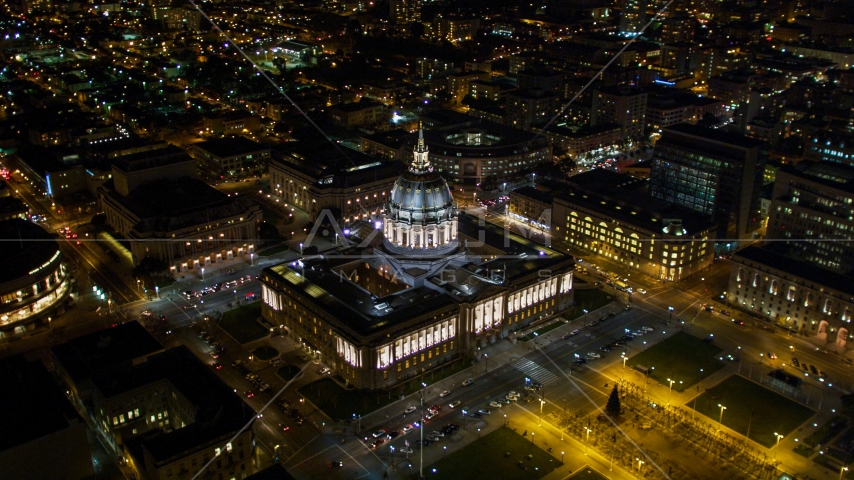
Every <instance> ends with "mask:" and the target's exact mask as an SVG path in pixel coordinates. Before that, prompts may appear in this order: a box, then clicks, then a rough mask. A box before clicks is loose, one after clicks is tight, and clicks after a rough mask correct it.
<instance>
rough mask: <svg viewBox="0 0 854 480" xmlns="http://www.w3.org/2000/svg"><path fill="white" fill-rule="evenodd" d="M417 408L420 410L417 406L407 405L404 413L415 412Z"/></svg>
mask: <svg viewBox="0 0 854 480" xmlns="http://www.w3.org/2000/svg"><path fill="white" fill-rule="evenodd" d="M415 410H418V408H417V407H406V410H404V411H403V414H404V415H409V414H410V413H412V412H414V411H415Z"/></svg>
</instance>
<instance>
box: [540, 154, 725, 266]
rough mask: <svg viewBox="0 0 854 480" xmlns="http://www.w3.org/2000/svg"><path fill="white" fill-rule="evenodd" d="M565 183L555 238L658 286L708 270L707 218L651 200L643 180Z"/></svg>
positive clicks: (710, 226) (611, 176)
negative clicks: (611, 261) (619, 264)
mask: <svg viewBox="0 0 854 480" xmlns="http://www.w3.org/2000/svg"><path fill="white" fill-rule="evenodd" d="M570 181H571V182H572V185H571V186H570V188H569V189H568V190H567V191H565V192H561V193H559V194H557V195H556V196H555V199H554V206H553V209H552V235H553V236H554V237H557V238H560V239H562V240H564V241H565V242H568V243H569V244H571V245H574V246H577V247H580V248H583V249H586V250H590V251H592V252H594V253H598V254H600V255H604V256H606V257H608V258H610V259H612V260H614V261H617V262H620V263H621V264H623V265H624V266H625V267H627V268H629V269H630V270H636V271H638V272H641V273H644V274H646V275H649V276H651V277H653V278H657V279H659V280H665V281H679V280H683V279H685V278H687V277H689V276H691V275H693V274H695V273H698V272H700V271H701V270H702V269H704V268H706V267H708V266H709V265H711V264H712V261H713V260H714V241H715V233H716V230H717V226H716V224H715V223H714V222H712V221H711V219H710V218H709V217H708V216H706V215H699V214H697V213H696V212H693V211H691V210H689V209H687V208H684V207H680V206H678V205H673V204H668V203H665V202H661V201H656V200H653V199H650V198H649V197H647V196H646V194H645V192H644V191H643V186H644V184H645V183H646V180H644V179H637V178H634V177H629V176H626V175H621V174H618V173H616V172H612V171H610V170H605V169H596V170H591V171H589V172H585V173H582V174H579V175H575V176H573V177H570Z"/></svg>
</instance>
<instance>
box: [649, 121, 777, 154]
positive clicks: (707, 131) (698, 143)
mask: <svg viewBox="0 0 854 480" xmlns="http://www.w3.org/2000/svg"><path fill="white" fill-rule="evenodd" d="M660 141H661V142H664V143H683V144H685V145H687V146H690V147H692V148H705V147H706V146H708V145H709V144H710V142H714V143H718V144H726V145H728V146H732V147H737V148H741V149H751V148H757V147H759V146H761V145H763V144H764V143H765V142H763V141H761V140H755V139H753V138H750V137H746V136H744V135H742V134H740V133H733V132H727V131H724V130H718V129H714V128H705V127H701V126H698V125H692V124H690V123H677V124H676V125H671V126H669V127H665V128H664V133H663V135H662V136H661V140H660Z"/></svg>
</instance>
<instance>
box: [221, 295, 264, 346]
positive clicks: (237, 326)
mask: <svg viewBox="0 0 854 480" xmlns="http://www.w3.org/2000/svg"><path fill="white" fill-rule="evenodd" d="M260 316H261V302H260V301H258V302H252V303H250V304H249V305H244V306H242V307H238V308H235V309H233V310H229V311H227V312H225V313H223V314H222V320H221V321H220V322H219V326H220V327H221V328H222V329H223V330H225V331H226V332H228V334H229V335H231V336H232V337H234V339H235V340H237V341H238V342H240V343H249V342H251V341H252V340H258V339H259V338H263V337H265V336H266V335H268V334H269V333H270V332H269V331H268V330H267V329H266V328H264V327H262V326H261V324H259V323H258V322H257V320H256V319H257V318H258V317H260Z"/></svg>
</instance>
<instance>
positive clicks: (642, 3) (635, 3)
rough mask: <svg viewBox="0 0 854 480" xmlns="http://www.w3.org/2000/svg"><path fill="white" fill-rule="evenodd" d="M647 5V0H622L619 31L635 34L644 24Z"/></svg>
mask: <svg viewBox="0 0 854 480" xmlns="http://www.w3.org/2000/svg"><path fill="white" fill-rule="evenodd" d="M647 7H648V2H647V0H624V1H623V11H622V13H621V15H620V33H623V34H625V35H637V34H639V33H640V32H641V31H642V30H643V27H645V26H646V23H647V15H646V10H647Z"/></svg>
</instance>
